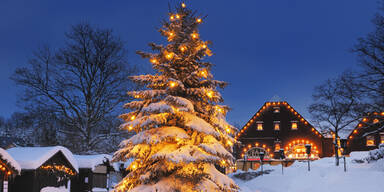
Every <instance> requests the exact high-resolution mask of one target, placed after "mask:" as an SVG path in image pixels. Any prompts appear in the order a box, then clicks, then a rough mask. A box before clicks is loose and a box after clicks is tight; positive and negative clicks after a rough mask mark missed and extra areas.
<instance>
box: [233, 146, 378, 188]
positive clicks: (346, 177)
mask: <svg viewBox="0 0 384 192" xmlns="http://www.w3.org/2000/svg"><path fill="white" fill-rule="evenodd" d="M366 154H367V153H365V154H362V153H355V154H352V155H351V157H347V172H346V173H345V172H344V170H343V161H340V166H339V167H336V166H335V165H334V164H335V160H334V158H323V159H320V160H317V161H314V162H311V171H310V172H308V170H307V163H306V162H297V161H296V162H295V163H294V164H293V165H292V166H290V167H287V168H284V175H282V173H281V166H268V165H265V166H264V170H268V169H271V170H273V171H272V172H271V173H270V174H267V175H263V176H259V177H256V178H254V179H252V180H249V181H243V180H240V179H237V178H235V177H234V176H233V174H231V177H232V178H233V179H234V180H235V182H236V183H237V184H238V185H239V187H240V188H241V191H243V192H308V191H310V192H344V191H345V192H384V185H383V182H384V159H380V160H379V161H376V162H371V163H369V164H368V163H362V164H358V163H353V162H352V159H357V158H362V157H365V156H366ZM258 171H259V170H258ZM239 172H240V171H238V172H237V173H239ZM234 174H236V173H234Z"/></svg>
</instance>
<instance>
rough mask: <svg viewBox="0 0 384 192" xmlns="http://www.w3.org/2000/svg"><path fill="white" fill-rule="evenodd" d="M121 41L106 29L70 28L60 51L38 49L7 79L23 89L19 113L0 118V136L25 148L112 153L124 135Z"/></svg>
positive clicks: (130, 70) (128, 69)
mask: <svg viewBox="0 0 384 192" xmlns="http://www.w3.org/2000/svg"><path fill="white" fill-rule="evenodd" d="M126 56H127V54H126V50H125V45H124V42H123V41H122V40H121V39H120V38H119V37H117V36H116V35H115V34H114V33H113V32H112V30H110V29H101V28H96V27H93V26H91V25H89V24H86V23H85V24H78V25H74V26H72V28H71V29H70V30H69V32H67V33H65V44H64V46H62V47H53V48H52V47H48V46H43V47H41V48H39V49H37V50H36V51H35V52H34V53H33V56H32V57H31V58H30V59H29V61H28V65H26V67H22V68H18V69H16V71H15V73H14V74H13V75H12V77H11V79H12V80H13V81H14V82H15V83H16V84H17V85H19V86H21V87H22V88H24V92H23V94H21V95H22V97H21V98H20V99H19V104H20V105H21V106H22V107H23V111H22V112H18V113H15V114H13V115H12V116H11V117H10V118H9V119H6V120H5V119H4V118H2V119H1V120H0V133H1V135H5V136H7V137H15V138H22V139H23V140H24V145H38V146H46V145H64V146H66V147H68V148H70V149H71V150H73V151H74V152H77V153H92V152H104V153H106V152H112V151H114V150H115V149H116V148H117V147H118V144H119V142H120V141H121V140H122V138H126V137H127V132H124V131H121V130H119V125H120V123H121V122H120V120H119V119H118V115H119V114H121V113H122V110H123V108H122V105H123V103H124V102H127V101H128V100H129V98H128V97H127V95H126V91H127V90H132V89H134V88H135V87H134V86H133V84H132V82H130V80H129V79H128V77H129V76H131V75H132V74H134V73H136V71H137V69H136V68H135V67H134V66H132V65H129V64H128V62H127V57H126Z"/></svg>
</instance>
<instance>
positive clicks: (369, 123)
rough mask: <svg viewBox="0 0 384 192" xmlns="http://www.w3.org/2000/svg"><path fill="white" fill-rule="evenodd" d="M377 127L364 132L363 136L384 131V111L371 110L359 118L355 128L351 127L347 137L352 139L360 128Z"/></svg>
mask: <svg viewBox="0 0 384 192" xmlns="http://www.w3.org/2000/svg"><path fill="white" fill-rule="evenodd" d="M376 126H377V129H375V130H372V131H370V132H366V133H365V134H364V135H362V136H363V137H364V136H366V135H369V134H372V133H377V132H381V131H384V112H381V113H379V112H372V113H368V114H367V115H366V116H365V117H363V118H361V120H360V122H359V123H358V124H357V126H356V127H355V129H353V130H352V131H351V132H350V133H349V135H348V137H347V139H352V138H353V137H354V135H355V134H357V133H359V132H360V129H367V128H371V127H376Z"/></svg>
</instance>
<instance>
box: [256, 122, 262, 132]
mask: <svg viewBox="0 0 384 192" xmlns="http://www.w3.org/2000/svg"><path fill="white" fill-rule="evenodd" d="M257 130H258V131H262V130H263V123H261V122H259V123H257Z"/></svg>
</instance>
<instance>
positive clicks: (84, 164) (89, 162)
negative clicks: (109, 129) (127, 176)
mask: <svg viewBox="0 0 384 192" xmlns="http://www.w3.org/2000/svg"><path fill="white" fill-rule="evenodd" d="M74 157H75V159H76V160H77V163H78V165H79V168H89V169H92V170H94V169H95V168H96V167H97V166H98V165H100V164H103V161H105V159H108V160H109V161H111V160H112V156H111V155H107V154H99V155H74Z"/></svg>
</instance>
